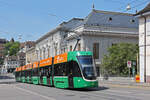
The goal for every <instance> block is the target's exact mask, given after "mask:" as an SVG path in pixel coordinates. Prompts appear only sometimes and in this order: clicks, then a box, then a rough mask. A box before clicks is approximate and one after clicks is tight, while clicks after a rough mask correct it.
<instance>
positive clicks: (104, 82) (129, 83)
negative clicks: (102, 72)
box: [98, 78, 150, 87]
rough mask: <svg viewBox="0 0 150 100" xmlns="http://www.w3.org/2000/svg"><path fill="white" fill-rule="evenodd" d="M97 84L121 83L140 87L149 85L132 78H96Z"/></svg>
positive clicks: (149, 85) (149, 84)
mask: <svg viewBox="0 0 150 100" xmlns="http://www.w3.org/2000/svg"><path fill="white" fill-rule="evenodd" d="M98 80H99V85H122V86H137V87H138V86H140V87H150V83H136V82H135V80H134V79H132V78H131V80H126V79H125V80H111V79H108V80H104V79H101V78H98Z"/></svg>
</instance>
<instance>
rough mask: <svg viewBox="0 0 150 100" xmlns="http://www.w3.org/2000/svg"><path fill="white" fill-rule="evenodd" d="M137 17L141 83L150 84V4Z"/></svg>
mask: <svg viewBox="0 0 150 100" xmlns="http://www.w3.org/2000/svg"><path fill="white" fill-rule="evenodd" d="M136 16H137V17H138V18H139V65H140V82H149V83H150V3H149V4H148V5H147V6H146V7H145V8H144V9H143V10H141V11H139V12H138V13H137V14H136Z"/></svg>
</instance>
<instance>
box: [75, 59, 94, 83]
mask: <svg viewBox="0 0 150 100" xmlns="http://www.w3.org/2000/svg"><path fill="white" fill-rule="evenodd" d="M77 58H78V61H79V64H80V67H81V69H82V72H83V76H84V77H85V79H90V80H92V79H96V71H95V66H94V64H93V59H92V56H78V57H77Z"/></svg>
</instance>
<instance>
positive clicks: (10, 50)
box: [4, 42, 20, 56]
mask: <svg viewBox="0 0 150 100" xmlns="http://www.w3.org/2000/svg"><path fill="white" fill-rule="evenodd" d="M4 46H5V51H4V52H5V55H8V54H9V55H10V56H12V55H16V54H17V52H18V51H19V47H20V43H19V42H8V43H6V44H5V45H4Z"/></svg>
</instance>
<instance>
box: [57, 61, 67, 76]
mask: <svg viewBox="0 0 150 100" xmlns="http://www.w3.org/2000/svg"><path fill="white" fill-rule="evenodd" d="M66 68H67V67H66V63H61V64H57V65H54V75H55V76H67V70H66Z"/></svg>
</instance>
